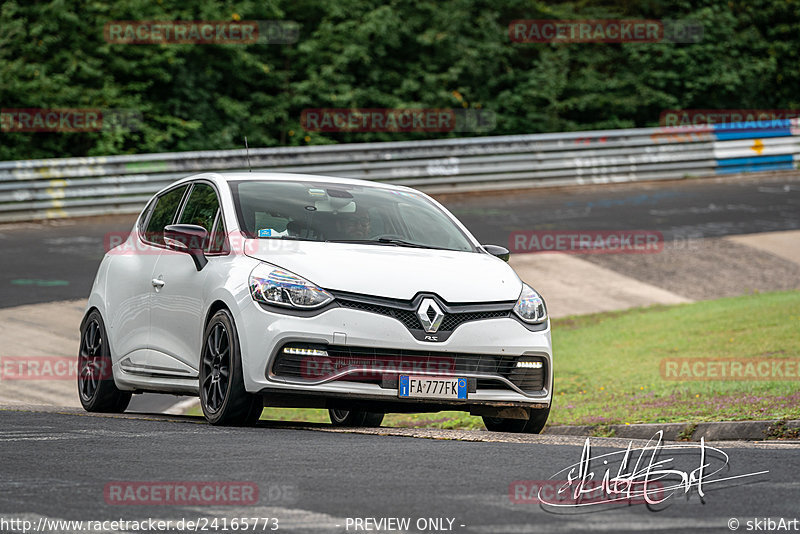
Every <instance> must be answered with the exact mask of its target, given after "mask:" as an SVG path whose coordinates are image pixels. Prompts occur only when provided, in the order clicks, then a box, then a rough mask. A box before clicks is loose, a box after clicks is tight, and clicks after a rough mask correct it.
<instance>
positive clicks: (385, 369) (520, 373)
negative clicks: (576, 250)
mask: <svg viewBox="0 0 800 534" xmlns="http://www.w3.org/2000/svg"><path fill="white" fill-rule="evenodd" d="M287 346H293V347H304V346H303V345H300V344H297V343H292V344H289V345H287ZM315 347H316V348H318V349H320V350H325V351H326V352H327V356H306V355H298V354H286V353H285V352H283V350H282V349H281V351H280V352H279V353H278V355H277V357H276V358H275V361H274V363H273V365H272V373H273V374H274V375H275V376H280V377H286V378H292V379H300V380H307V381H309V382H317V381H323V380H327V379H330V378H332V377H333V376H335V375H337V374H339V373H343V372H347V371H350V372H349V373H348V374H345V375H344V376H342V377H340V378H339V380H347V381H357V382H368V383H374V384H380V383H382V379H383V377H384V376H386V375H391V376H396V375H398V374H414V373H415V372H416V373H427V374H431V373H432V374H436V375H440V376H458V375H459V374H465V373H469V374H471V375H478V376H479V377H482V378H479V380H478V387H479V388H480V387H485V388H492V389H497V388H504V387H508V386H507V384H504V383H503V382H501V381H498V380H492V377H499V376H502V377H504V378H507V379H508V380H509V381H511V382H512V383H513V384H514V385H516V386H517V387H518V388H520V389H521V390H522V391H525V392H536V391H541V390H542V389H544V377H545V371H546V369H545V368H544V366H543V367H542V368H541V369H531V368H518V367H516V364H517V360H519V359H520V358H521V357H518V356H497V355H493V354H470V353H453V352H435V351H419V350H403V349H375V348H369V347H346V346H337V345H331V346H327V347H326V346H322V345H320V346H316V345H315ZM524 359H525V360H528V361H530V360H534V359H539V358H534V357H531V356H525V357H524ZM542 361H544V360H542Z"/></svg>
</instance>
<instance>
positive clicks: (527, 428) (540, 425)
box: [483, 408, 550, 434]
mask: <svg viewBox="0 0 800 534" xmlns="http://www.w3.org/2000/svg"><path fill="white" fill-rule="evenodd" d="M549 415H550V408H542V409H538V410H531V415H530V416H529V417H528V419H503V418H501V417H487V416H483V424H484V425H485V426H486V430H489V431H490V432H513V433H515V434H539V433H540V432H541V431H542V429H544V425H545V423H547V417H548V416H549Z"/></svg>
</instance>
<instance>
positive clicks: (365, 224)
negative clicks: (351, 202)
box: [336, 210, 372, 239]
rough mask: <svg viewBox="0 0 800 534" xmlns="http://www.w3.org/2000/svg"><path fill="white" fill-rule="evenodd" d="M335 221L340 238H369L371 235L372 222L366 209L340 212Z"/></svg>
mask: <svg viewBox="0 0 800 534" xmlns="http://www.w3.org/2000/svg"><path fill="white" fill-rule="evenodd" d="M336 222H337V229H338V230H339V234H340V235H341V236H342V237H341V239H369V238H370V236H371V235H372V224H371V220H370V216H369V212H367V211H366V210H359V211H356V212H354V213H340V214H339V216H338V217H337V220H336Z"/></svg>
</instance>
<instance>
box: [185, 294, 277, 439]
mask: <svg viewBox="0 0 800 534" xmlns="http://www.w3.org/2000/svg"><path fill="white" fill-rule="evenodd" d="M199 379H200V406H201V407H202V409H203V415H205V417H206V420H207V421H208V422H209V423H211V424H212V425H231V426H245V425H253V424H255V422H256V421H258V418H259V417H261V412H262V411H263V409H264V403H263V401H262V399H261V397H260V396H258V395H253V394H252V393H248V392H247V390H245V388H244V378H243V375H242V354H241V350H240V347H239V337H238V335H237V334H236V327H235V325H234V324H233V317H232V316H231V314H230V312H229V311H228V310H224V309H223V310H220V311H218V312H217V313H215V314H214V316H213V317H211V320H210V321H208V325H207V326H206V330H205V332H204V334H203V349H202V351H201V355H200V377H199Z"/></svg>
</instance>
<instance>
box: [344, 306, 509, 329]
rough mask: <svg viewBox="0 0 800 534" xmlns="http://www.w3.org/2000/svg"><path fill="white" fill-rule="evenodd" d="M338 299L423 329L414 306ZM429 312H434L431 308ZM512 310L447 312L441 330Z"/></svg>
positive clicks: (503, 314)
mask: <svg viewBox="0 0 800 534" xmlns="http://www.w3.org/2000/svg"><path fill="white" fill-rule="evenodd" d="M336 301H337V302H338V303H339V305H340V306H342V307H344V308H351V309H355V310H362V311H366V312H370V313H378V314H380V315H386V316H388V317H394V318H395V319H397V320H398V321H400V322H401V323H403V324H404V325H405V327H406V328H408V329H409V330H422V329H423V327H422V324H421V323H420V322H419V318H418V317H417V314H416V311H415V310H414V309H412V308H409V309H406V308H403V307H400V306H383V305H380V304H373V303H367V302H361V301H357V300H349V299H342V298H337V299H336ZM429 313H433V312H432V311H431V310H429ZM510 314H511V310H510V309H507V310H491V311H479V312H463V313H445V315H444V319H442V324H441V326H440V327H439V332H450V331H453V330H455V329H456V328H457V327H459V326H460V325H462V324H464V323H466V322H469V321H481V320H484V319H496V318H499V317H509V316H510Z"/></svg>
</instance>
